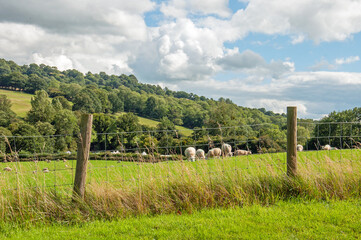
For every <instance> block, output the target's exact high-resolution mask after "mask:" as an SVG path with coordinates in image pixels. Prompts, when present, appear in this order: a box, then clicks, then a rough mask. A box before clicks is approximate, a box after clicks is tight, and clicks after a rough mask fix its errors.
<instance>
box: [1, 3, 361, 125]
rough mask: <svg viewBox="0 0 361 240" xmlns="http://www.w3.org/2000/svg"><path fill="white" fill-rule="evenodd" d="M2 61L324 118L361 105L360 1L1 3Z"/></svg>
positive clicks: (302, 115)
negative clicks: (130, 79) (121, 78)
mask: <svg viewBox="0 0 361 240" xmlns="http://www.w3.org/2000/svg"><path fill="white" fill-rule="evenodd" d="M0 3H1V6H2V7H1V8H0V28H1V30H2V31H0V43H1V44H0V57H1V58H5V59H8V60H14V61H15V62H17V63H18V64H29V63H33V62H35V63H38V64H40V63H44V64H48V65H52V66H56V67H58V68H59V69H60V70H65V69H69V68H75V69H77V70H79V71H81V72H84V73H86V72H88V71H92V72H100V71H105V72H107V73H108V74H116V75H119V74H122V73H125V74H135V75H136V76H137V78H138V79H139V80H140V81H141V82H144V83H153V84H159V85H161V86H163V87H168V88H171V89H173V90H184V91H188V92H193V93H196V94H200V95H205V96H207V97H210V98H214V99H218V98H219V97H225V98H230V99H231V100H233V101H234V102H235V103H237V104H238V105H241V106H246V107H254V108H261V107H265V108H266V109H268V110H273V111H275V112H280V113H281V112H285V110H286V107H287V106H288V105H296V106H298V110H299V116H301V117H305V118H306V117H307V118H315V119H319V118H321V117H322V116H325V115H327V114H328V113H330V112H332V111H341V110H345V109H350V108H354V107H359V106H360V105H359V103H360V102H361V97H360V94H359V93H360V91H361V73H360V71H361V61H360V56H361V46H360V44H361V33H360V32H361V24H360V22H361V11H360V9H361V0H333V1H329V0H319V1H312V0H303V1H299V0H288V1H283V0H272V1H269V0H198V1H192V0H169V1H159V0H157V1H152V0H138V1H128V0H92V1H90V0H83V1H64V0H52V1H46V0H31V1H30V2H29V1H25V0H17V1H6V0H0Z"/></svg>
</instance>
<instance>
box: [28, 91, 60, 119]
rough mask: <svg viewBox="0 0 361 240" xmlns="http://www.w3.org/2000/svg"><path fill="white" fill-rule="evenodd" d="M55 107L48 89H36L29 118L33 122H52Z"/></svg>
mask: <svg viewBox="0 0 361 240" xmlns="http://www.w3.org/2000/svg"><path fill="white" fill-rule="evenodd" d="M54 114H55V109H54V107H53V105H52V104H51V102H50V100H49V96H48V94H47V92H46V91H44V90H39V91H36V93H35V97H34V98H32V99H31V109H30V111H29V112H28V115H27V119H28V121H29V122H31V123H36V122H38V121H41V122H51V121H52V120H53V118H54Z"/></svg>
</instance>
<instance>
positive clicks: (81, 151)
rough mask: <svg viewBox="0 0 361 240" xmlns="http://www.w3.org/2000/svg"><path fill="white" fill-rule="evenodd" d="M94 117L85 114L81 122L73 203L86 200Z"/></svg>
mask: <svg viewBox="0 0 361 240" xmlns="http://www.w3.org/2000/svg"><path fill="white" fill-rule="evenodd" d="M92 122H93V115H91V114H83V115H82V116H81V121H80V136H79V139H78V153H77V162H76V170H75V179H74V189H73V201H75V200H76V199H78V198H81V199H83V198H84V192H85V181H86V172H87V165H88V159H89V151H90V140H91V139H90V138H91V132H92Z"/></svg>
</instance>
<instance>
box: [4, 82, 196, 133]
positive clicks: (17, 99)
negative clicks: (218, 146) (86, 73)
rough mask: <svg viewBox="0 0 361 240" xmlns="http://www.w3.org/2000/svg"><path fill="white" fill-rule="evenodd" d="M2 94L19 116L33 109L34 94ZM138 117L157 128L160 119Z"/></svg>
mask: <svg viewBox="0 0 361 240" xmlns="http://www.w3.org/2000/svg"><path fill="white" fill-rule="evenodd" d="M1 94H3V95H6V96H7V97H8V99H9V100H11V103H12V107H11V110H13V111H14V112H15V113H16V114H17V115H18V116H19V117H25V116H26V113H27V112H28V111H29V110H30V109H31V104H30V100H31V97H33V96H34V95H33V94H29V93H24V92H19V91H10V90H4V89H0V95H1ZM138 119H139V123H140V124H141V125H145V126H148V127H154V128H155V127H157V125H158V124H159V121H155V120H152V119H147V118H144V117H139V116H138ZM176 129H178V130H180V131H181V132H182V133H183V134H184V135H185V136H189V135H191V134H192V130H191V129H189V128H185V127H182V126H177V125H176Z"/></svg>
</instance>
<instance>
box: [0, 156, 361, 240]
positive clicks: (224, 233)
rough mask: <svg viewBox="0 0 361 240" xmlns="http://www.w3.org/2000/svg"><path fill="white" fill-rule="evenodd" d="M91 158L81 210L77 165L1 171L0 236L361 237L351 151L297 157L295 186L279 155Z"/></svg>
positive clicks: (359, 169)
mask: <svg viewBox="0 0 361 240" xmlns="http://www.w3.org/2000/svg"><path fill="white" fill-rule="evenodd" d="M34 158H36V156H34ZM93 158H94V159H91V160H90V162H89V165H88V175H87V185H86V198H85V201H84V202H82V201H80V202H79V203H77V204H75V205H74V203H71V194H72V184H73V176H74V172H75V161H66V162H64V161H61V160H60V161H56V160H55V161H51V162H44V161H41V162H7V163H0V165H1V169H3V168H5V167H10V168H11V169H12V171H9V172H6V171H2V172H1V174H0V188H1V195H0V216H1V219H2V220H3V224H0V237H1V234H2V235H3V236H4V237H5V236H8V237H12V238H14V239H17V238H26V239H38V238H43V239H60V238H65V239H66V238H69V237H70V236H72V238H74V239H79V238H83V237H87V238H90V239H100V238H103V239H112V238H119V239H139V238H140V239H184V238H187V239H229V238H241V239H255V238H256V239H260V238H262V239H263V238H266V239H285V238H286V239H289V238H295V239H324V238H328V237H330V238H331V239H357V238H358V237H360V229H361V222H360V216H361V210H360V204H361V202H360V201H361V200H360V199H361V181H360V179H361V150H358V149H349V150H333V151H309V152H300V153H299V154H298V175H297V177H295V178H289V177H287V176H286V174H285V172H286V155H285V153H269V154H255V155H248V156H238V157H229V158H224V159H210V160H198V161H196V162H188V161H163V162H156V163H144V162H139V161H138V159H129V158H128V159H127V160H128V161H120V162H117V161H110V160H106V159H102V160H100V159H98V158H96V157H93ZM174 160H176V159H174ZM43 168H48V170H49V172H48V173H44V172H42V169H43ZM34 171H36V172H34ZM340 200H343V201H340ZM135 216H137V217H135ZM330 234H332V235H330Z"/></svg>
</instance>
